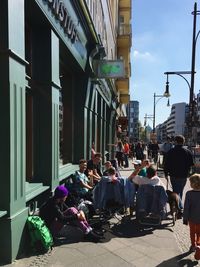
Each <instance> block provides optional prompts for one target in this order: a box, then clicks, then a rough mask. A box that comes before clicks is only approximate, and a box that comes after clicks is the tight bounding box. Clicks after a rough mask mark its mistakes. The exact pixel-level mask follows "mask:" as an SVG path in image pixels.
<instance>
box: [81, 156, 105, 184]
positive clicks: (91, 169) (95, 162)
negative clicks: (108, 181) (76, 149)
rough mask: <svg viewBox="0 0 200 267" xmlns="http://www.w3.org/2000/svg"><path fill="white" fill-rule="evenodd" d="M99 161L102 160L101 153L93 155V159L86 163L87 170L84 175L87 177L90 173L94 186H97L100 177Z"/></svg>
mask: <svg viewBox="0 0 200 267" xmlns="http://www.w3.org/2000/svg"><path fill="white" fill-rule="evenodd" d="M101 159H102V155H101V153H96V154H95V155H94V158H93V159H91V160H88V162H87V169H86V170H85V174H86V175H87V176H88V175H89V173H90V176H92V177H93V181H94V184H97V183H98V182H99V181H100V180H101V177H102V172H101Z"/></svg>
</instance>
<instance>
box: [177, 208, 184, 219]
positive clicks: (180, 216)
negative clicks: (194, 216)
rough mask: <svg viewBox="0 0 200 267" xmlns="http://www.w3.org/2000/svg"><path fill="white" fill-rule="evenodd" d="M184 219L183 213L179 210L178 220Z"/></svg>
mask: <svg viewBox="0 0 200 267" xmlns="http://www.w3.org/2000/svg"><path fill="white" fill-rule="evenodd" d="M182 218H183V211H182V210H179V211H178V214H177V219H182Z"/></svg>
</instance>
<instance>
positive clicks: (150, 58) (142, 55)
mask: <svg viewBox="0 0 200 267" xmlns="http://www.w3.org/2000/svg"><path fill="white" fill-rule="evenodd" d="M133 58H134V59H135V60H137V59H139V60H140V59H142V60H148V61H155V58H154V57H153V55H151V53H149V52H144V53H141V52H139V51H138V50H134V51H133Z"/></svg>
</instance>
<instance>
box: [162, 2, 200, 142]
mask: <svg viewBox="0 0 200 267" xmlns="http://www.w3.org/2000/svg"><path fill="white" fill-rule="evenodd" d="M192 15H193V16H194V17H193V36H192V61H191V71H173V72H165V73H164V74H167V82H166V86H168V89H169V82H168V75H170V74H176V75H179V76H180V77H182V78H183V79H184V80H185V81H186V82H187V85H188V87H189V90H190V91H189V119H188V123H187V126H188V137H189V139H192V127H193V126H194V125H193V124H194V103H195V98H194V84H195V73H196V72H195V57H196V44H197V39H198V37H199V34H200V30H199V31H198V33H197V34H196V16H197V15H200V11H199V10H197V3H196V2H195V3H194V11H193V12H192ZM185 74H190V75H191V80H190V83H189V82H188V80H187V79H186V78H185V77H184V75H185ZM190 141H191V140H190Z"/></svg>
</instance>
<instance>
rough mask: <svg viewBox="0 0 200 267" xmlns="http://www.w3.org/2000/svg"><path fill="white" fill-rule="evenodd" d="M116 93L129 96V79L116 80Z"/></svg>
mask: <svg viewBox="0 0 200 267" xmlns="http://www.w3.org/2000/svg"><path fill="white" fill-rule="evenodd" d="M116 87H117V91H118V92H120V93H121V94H129V79H128V78H125V79H118V80H117V81H116Z"/></svg>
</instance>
